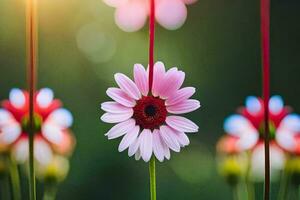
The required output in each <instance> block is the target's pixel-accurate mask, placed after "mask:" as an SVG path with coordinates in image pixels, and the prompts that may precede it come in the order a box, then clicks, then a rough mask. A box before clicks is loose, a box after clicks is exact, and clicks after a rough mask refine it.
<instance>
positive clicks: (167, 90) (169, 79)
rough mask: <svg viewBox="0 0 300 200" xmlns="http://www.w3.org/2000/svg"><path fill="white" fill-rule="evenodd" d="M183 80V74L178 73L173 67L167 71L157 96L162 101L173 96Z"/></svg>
mask: <svg viewBox="0 0 300 200" xmlns="http://www.w3.org/2000/svg"><path fill="white" fill-rule="evenodd" d="M184 78H185V73H184V72H182V71H178V70H177V68H175V67H173V68H171V69H170V70H168V71H167V73H166V75H165V77H164V80H163V84H162V86H161V88H160V91H159V96H160V97H161V98H163V99H167V98H168V97H170V96H171V95H173V94H174V93H175V92H176V91H177V90H178V89H179V88H180V87H181V85H182V83H183V81H184Z"/></svg>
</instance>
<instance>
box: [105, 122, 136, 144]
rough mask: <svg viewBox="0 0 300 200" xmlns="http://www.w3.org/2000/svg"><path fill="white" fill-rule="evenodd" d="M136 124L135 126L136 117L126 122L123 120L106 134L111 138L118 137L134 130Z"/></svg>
mask: <svg viewBox="0 0 300 200" xmlns="http://www.w3.org/2000/svg"><path fill="white" fill-rule="evenodd" d="M134 126H135V120H134V119H129V120H127V121H125V122H121V123H119V124H117V125H115V126H113V127H112V128H111V129H110V130H109V131H108V132H107V133H106V134H105V136H107V137H108V139H109V140H111V139H115V138H118V137H120V136H122V135H125V134H126V133H128V131H130V130H132V129H133V128H134Z"/></svg>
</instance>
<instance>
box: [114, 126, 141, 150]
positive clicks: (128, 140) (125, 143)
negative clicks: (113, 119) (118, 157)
mask: <svg viewBox="0 0 300 200" xmlns="http://www.w3.org/2000/svg"><path fill="white" fill-rule="evenodd" d="M139 132H140V127H139V126H135V127H134V128H133V129H132V130H131V131H128V133H127V134H126V135H125V136H124V137H123V139H122V141H121V143H120V145H119V152H122V151H124V150H125V149H127V148H128V147H129V146H130V145H131V144H132V143H133V142H134V141H135V140H136V139H137V137H138V135H139Z"/></svg>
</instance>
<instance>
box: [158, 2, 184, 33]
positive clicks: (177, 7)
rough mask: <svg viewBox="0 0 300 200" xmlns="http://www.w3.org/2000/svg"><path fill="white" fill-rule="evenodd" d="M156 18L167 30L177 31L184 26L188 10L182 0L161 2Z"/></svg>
mask: <svg viewBox="0 0 300 200" xmlns="http://www.w3.org/2000/svg"><path fill="white" fill-rule="evenodd" d="M170 10H172V12H170ZM155 17H156V20H157V21H158V23H159V24H160V25H162V26H163V27H165V28H166V29H169V30H175V29H178V28H180V27H181V26H182V25H183V24H184V22H185V20H186V18H187V8H186V6H185V4H184V3H183V2H182V0H161V1H159V2H158V3H157V6H156V14H155Z"/></svg>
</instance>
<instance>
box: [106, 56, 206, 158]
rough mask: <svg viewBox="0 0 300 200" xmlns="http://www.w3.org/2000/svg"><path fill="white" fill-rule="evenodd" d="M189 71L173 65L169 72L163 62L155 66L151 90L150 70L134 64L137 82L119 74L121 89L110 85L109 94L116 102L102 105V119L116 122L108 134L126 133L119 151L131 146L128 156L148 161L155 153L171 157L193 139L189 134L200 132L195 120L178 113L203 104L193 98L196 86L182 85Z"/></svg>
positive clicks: (194, 108) (187, 111) (118, 81)
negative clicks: (183, 70) (172, 153)
mask: <svg viewBox="0 0 300 200" xmlns="http://www.w3.org/2000/svg"><path fill="white" fill-rule="evenodd" d="M184 79H185V73H184V72H182V71H180V70H178V69H177V68H175V67H173V68H171V69H169V70H168V71H166V70H165V66H164V64H163V63H162V62H157V63H156V64H155V65H154V77H153V88H152V91H149V83H148V72H147V71H146V69H145V68H144V67H143V66H142V65H140V64H136V65H134V81H132V80H131V79H130V78H128V77H127V76H126V75H124V74H121V73H117V74H115V80H116V82H117V84H118V86H119V88H108V90H107V92H106V93H107V95H108V96H109V97H110V98H112V99H113V100H114V101H109V102H105V103H102V104H101V108H102V110H104V111H105V112H106V113H105V114H104V115H102V117H101V120H102V121H104V122H106V123H113V124H116V125H114V126H113V127H112V128H111V129H110V130H109V131H108V132H107V133H106V134H105V135H106V136H107V137H108V139H115V138H118V137H121V136H123V139H122V141H121V143H120V145H119V151H120V152H121V151H124V150H125V149H127V148H128V155H129V156H133V155H135V158H136V159H137V160H139V159H140V158H142V159H143V160H144V161H145V162H148V161H149V160H150V158H151V156H152V155H154V156H155V157H156V158H157V159H158V160H159V161H161V162H162V161H163V160H164V159H165V158H166V159H170V149H171V150H173V151H175V152H179V151H180V148H181V147H185V146H187V145H188V144H189V143H190V141H189V138H188V137H187V135H186V133H194V132H198V126H197V125H196V124H195V123H194V122H192V121H191V120H189V119H187V118H185V117H181V116H177V115H178V114H185V113H189V112H192V111H194V110H196V109H198V108H199V107H200V102H199V101H198V100H194V99H190V97H191V96H192V95H193V94H194V93H195V88H194V87H184V88H182V89H180V88H181V86H182V84H183V82H184Z"/></svg>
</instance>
